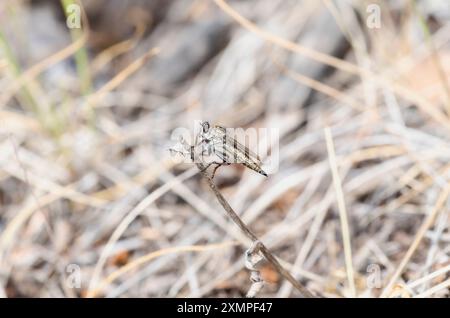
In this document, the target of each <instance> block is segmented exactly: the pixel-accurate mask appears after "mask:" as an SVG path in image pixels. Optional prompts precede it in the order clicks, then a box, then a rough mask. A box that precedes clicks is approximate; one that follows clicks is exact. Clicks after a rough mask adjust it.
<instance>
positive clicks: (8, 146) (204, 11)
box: [0, 0, 450, 297]
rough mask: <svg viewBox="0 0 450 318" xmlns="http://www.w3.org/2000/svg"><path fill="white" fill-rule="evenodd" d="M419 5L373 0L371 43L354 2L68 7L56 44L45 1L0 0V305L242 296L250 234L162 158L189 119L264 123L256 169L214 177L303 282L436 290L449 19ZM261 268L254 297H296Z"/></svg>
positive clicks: (428, 293)
mask: <svg viewBox="0 0 450 318" xmlns="http://www.w3.org/2000/svg"><path fill="white" fill-rule="evenodd" d="M69 2H70V1H69ZM69 2H67V3H69ZM432 2H433V1H430V0H424V1H420V2H419V4H417V5H416V6H413V5H411V2H410V1H406V0H405V1H399V2H398V6H397V7H391V6H390V4H389V3H388V2H380V7H379V8H380V9H381V27H380V28H379V29H370V28H368V27H367V25H366V23H365V22H366V19H367V14H368V13H367V11H366V9H367V6H368V5H369V4H370V3H369V2H368V1H367V2H365V1H322V2H321V1H281V0H276V1H262V0H251V1H234V0H229V1H223V0H214V1H207V0H195V1H184V0H175V1H171V2H165V1H161V0H154V1H136V2H134V3H133V4H132V3H131V1H129V2H128V1H115V0H114V1H112V0H111V2H109V3H110V4H109V5H102V3H103V1H102V0H97V1H94V0H82V1H81V4H82V5H83V8H84V9H85V10H86V15H83V25H84V26H85V27H84V28H83V30H82V31H83V32H80V33H77V34H74V33H72V34H71V32H69V30H68V29H67V27H66V25H65V21H64V18H63V17H64V15H63V13H62V11H61V4H60V3H58V2H56V1H49V2H45V1H31V2H30V3H29V2H25V1H23V2H22V1H2V2H1V3H0V296H8V297H18V296H33V297H38V296H39V297H42V296H50V297H86V296H88V297H92V296H96V297H104V296H106V297H129V296H136V297H155V296H160V297H191V296H194V297H211V296H219V297H224V296H232V297H240V296H244V295H245V294H246V292H247V291H248V289H249V287H250V285H251V282H250V280H249V272H248V271H247V270H246V269H245V264H244V252H245V250H247V249H248V248H249V247H250V244H251V240H249V239H248V237H246V236H245V235H243V233H241V232H240V231H239V229H237V228H236V227H235V226H233V224H232V222H231V221H230V220H228V219H227V218H226V216H225V215H224V214H223V211H222V208H221V207H220V206H219V205H218V204H217V202H216V200H215V198H214V196H213V195H212V194H211V192H210V191H208V185H207V184H206V183H205V182H204V180H202V178H201V177H200V175H199V173H198V170H197V168H196V167H195V166H192V165H189V164H177V163H176V162H175V161H174V160H173V158H172V157H171V155H170V153H169V151H168V148H169V147H170V146H171V145H172V143H173V142H172V140H171V139H170V138H171V134H172V132H173V131H174V129H176V128H178V127H191V128H192V123H193V120H196V119H204V120H209V121H210V122H214V123H220V124H223V125H224V126H230V127H270V128H276V129H279V133H280V142H279V149H280V152H279V171H278V172H277V173H276V174H272V175H270V176H269V177H268V178H264V177H261V176H260V175H258V174H256V173H254V172H253V171H250V170H248V169H242V168H241V167H238V166H236V165H232V166H228V167H223V168H221V169H219V170H218V172H217V175H216V178H215V181H216V183H217V185H218V187H219V189H220V191H221V193H222V194H223V195H224V197H225V198H226V199H227V201H228V202H229V203H230V205H231V206H232V207H233V210H234V211H236V212H237V213H238V214H240V215H239V216H240V218H241V219H242V220H243V221H244V222H245V223H246V225H247V226H248V227H249V228H250V229H251V230H252V232H254V233H255V234H256V236H257V237H258V238H259V239H260V240H261V241H262V242H263V243H264V245H265V246H267V248H268V249H270V250H271V251H272V252H273V253H274V255H276V256H277V257H278V259H279V261H280V263H281V265H282V266H283V267H284V268H286V269H288V270H289V271H290V272H291V273H292V275H293V276H295V277H296V278H297V279H299V280H300V281H301V283H302V284H303V285H305V286H306V287H307V288H308V289H309V290H311V291H313V292H314V293H317V294H320V295H324V296H326V297H353V296H357V297H395V296H401V297H449V295H450V288H449V286H450V265H449V264H450V248H449V246H450V245H449V244H448V243H449V242H450V232H449V225H450V220H449V207H450V205H449V202H448V194H449V191H450V190H449V189H450V185H449V180H450V165H449V158H450V138H449V132H450V117H449V115H448V109H449V107H450V106H449V95H448V94H449V86H448V83H449V78H450V32H449V31H450V24H449V22H448V21H450V19H449V17H450V13H449V12H446V10H443V9H439V8H438V7H433V6H431V3H432ZM111 3H113V4H111ZM119 3H121V5H118V4H119ZM168 3H170V4H168ZM436 3H439V1H437V2H436ZM113 5H116V6H117V7H115V9H114V10H113V9H112V6H113ZM442 6H443V8H446V1H445V0H443V1H442ZM138 7H141V9H138ZM447 7H448V5H447ZM99 8H101V9H99ZM99 10H100V11H99ZM58 11H59V14H57V12H58ZM447 11H448V10H447ZM83 12H84V10H83ZM116 13H117V14H119V17H123V20H121V21H120V23H119V21H118V19H119V18H118V17H117V16H114V14H116ZM39 19H42V20H39ZM36 21H41V22H42V21H45V22H42V23H38V24H36ZM87 21H89V24H88V23H86V22H87ZM55 25H57V26H59V27H57V28H55V27H54V26H55ZM17 30H22V31H21V32H20V34H21V35H19V34H18V31H17ZM98 39H101V40H102V41H99V40H98ZM80 52H86V53H88V59H87V60H83V59H82V58H81V59H77V58H75V56H76V55H77V54H79V53H80ZM83 74H84V75H83ZM86 74H89V78H88V77H86V76H87V75H86ZM89 81H92V83H87V82H89ZM88 84H89V85H88ZM89 86H91V87H89ZM324 129H325V132H324ZM262 143H263V142H262ZM70 264H76V265H77V266H78V268H79V269H80V277H79V278H80V283H81V285H80V286H79V288H71V286H69V284H68V281H72V279H73V278H74V276H73V275H74V273H73V272H72V271H68V268H69V267H68V265H70ZM373 265H375V267H374V266H373ZM262 266H263V267H262V268H261V270H260V273H261V275H262V276H263V279H264V280H265V282H266V283H265V285H264V288H263V289H262V290H261V291H260V292H259V294H258V296H273V297H289V296H294V297H296V296H299V293H298V292H297V291H296V290H295V289H293V288H292V285H290V284H289V282H287V281H285V280H284V279H283V278H282V277H280V275H278V274H277V272H276V271H275V269H274V268H272V267H271V266H269V265H268V264H263V265H262ZM373 269H375V272H373V271H372V270H373ZM377 270H379V271H377ZM75 274H77V273H75ZM77 277H78V276H76V278H77ZM374 279H375V280H374ZM377 279H379V280H378V281H377ZM374 282H375V283H376V284H374Z"/></svg>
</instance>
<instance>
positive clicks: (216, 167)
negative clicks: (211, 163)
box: [211, 162, 231, 179]
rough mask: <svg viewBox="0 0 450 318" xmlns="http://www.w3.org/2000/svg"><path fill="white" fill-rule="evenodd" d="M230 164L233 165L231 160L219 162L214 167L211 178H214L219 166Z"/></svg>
mask: <svg viewBox="0 0 450 318" xmlns="http://www.w3.org/2000/svg"><path fill="white" fill-rule="evenodd" d="M229 165H231V163H229V162H223V163H219V164H217V165H216V166H215V167H214V170H213V172H212V175H211V179H214V175H215V174H216V171H217V169H219V167H221V166H229Z"/></svg>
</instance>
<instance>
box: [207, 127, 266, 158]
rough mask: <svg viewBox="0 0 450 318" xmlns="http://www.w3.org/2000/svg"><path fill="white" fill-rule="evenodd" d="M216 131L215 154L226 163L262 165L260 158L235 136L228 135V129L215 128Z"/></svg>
mask: <svg viewBox="0 0 450 318" xmlns="http://www.w3.org/2000/svg"><path fill="white" fill-rule="evenodd" d="M214 129H215V131H214V141H213V146H214V152H215V153H216V155H217V156H219V157H220V158H221V159H222V160H223V161H224V162H233V160H234V162H235V163H243V162H251V163H253V164H256V165H258V166H260V165H261V164H262V162H261V159H260V158H259V156H258V155H257V154H255V153H254V152H253V151H251V150H250V149H249V148H248V147H246V146H244V145H243V144H241V143H240V142H239V141H237V139H236V138H235V136H233V135H229V134H227V132H226V128H224V127H221V126H215V127H214ZM230 160H231V161H230ZM236 161H237V162H236Z"/></svg>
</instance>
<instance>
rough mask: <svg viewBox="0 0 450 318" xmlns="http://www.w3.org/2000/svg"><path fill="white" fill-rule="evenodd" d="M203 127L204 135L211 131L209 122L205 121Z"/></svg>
mask: <svg viewBox="0 0 450 318" xmlns="http://www.w3.org/2000/svg"><path fill="white" fill-rule="evenodd" d="M202 126H203V132H204V133H207V132H208V130H209V123H208V122H207V121H205V122H204V123H203V124H202Z"/></svg>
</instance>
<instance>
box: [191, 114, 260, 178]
mask: <svg viewBox="0 0 450 318" xmlns="http://www.w3.org/2000/svg"><path fill="white" fill-rule="evenodd" d="M201 126H202V127H201V131H200V133H199V136H198V137H200V140H199V141H198V143H196V144H197V145H201V146H202V149H203V150H206V151H207V153H208V154H214V155H216V156H217V157H219V158H220V159H221V160H222V162H212V163H209V164H208V165H207V166H206V168H208V167H209V166H211V165H213V164H215V165H216V167H215V169H214V171H213V174H212V175H213V176H214V174H215V172H216V170H217V168H219V167H220V166H222V165H230V164H232V163H240V164H243V165H244V166H246V167H247V168H250V169H252V170H254V171H256V172H258V173H260V174H262V175H263V176H266V177H267V173H266V172H264V170H263V169H262V168H261V165H262V162H261V160H260V158H259V157H258V155H256V154H255V153H253V152H252V151H251V150H250V149H248V147H246V146H244V145H242V144H241V143H239V142H238V141H237V140H236V138H235V136H231V135H229V134H227V129H226V128H224V127H221V126H213V127H211V125H210V124H209V123H208V122H207V121H205V122H202V123H201ZM193 151H194V147H191V158H193V156H194V153H193Z"/></svg>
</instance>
